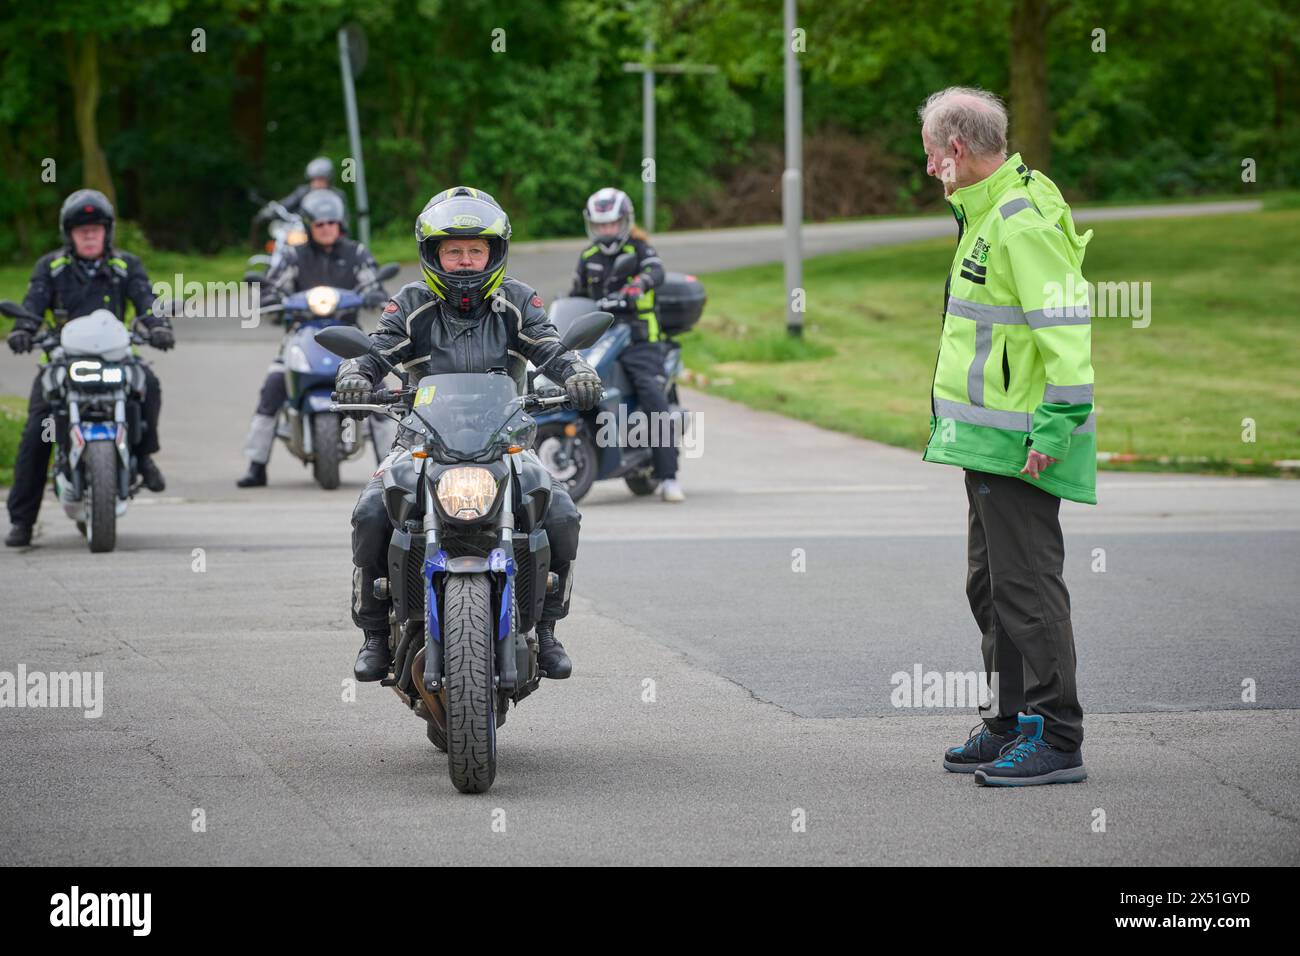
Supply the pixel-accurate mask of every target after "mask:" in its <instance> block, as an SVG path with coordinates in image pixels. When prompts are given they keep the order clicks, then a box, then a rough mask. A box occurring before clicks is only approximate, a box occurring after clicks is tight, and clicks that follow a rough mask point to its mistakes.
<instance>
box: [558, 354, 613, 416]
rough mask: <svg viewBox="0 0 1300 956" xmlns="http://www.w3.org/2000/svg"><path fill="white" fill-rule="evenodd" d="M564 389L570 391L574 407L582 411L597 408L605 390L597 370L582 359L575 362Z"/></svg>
mask: <svg viewBox="0 0 1300 956" xmlns="http://www.w3.org/2000/svg"><path fill="white" fill-rule="evenodd" d="M564 390H565V391H566V392H568V393H569V401H570V402H571V403H572V404H573V407H574V408H576V409H577V410H578V411H580V412H585V411H587V410H588V409H592V408H595V407H596V403H597V402H599V401H600V398H601V395H602V393H603V392H604V389H602V388H601V386H600V376H599V375H597V374H596V370H595V369H593V368H592V367H591V366H590V365H588V364H587V363H586V362H583V361H581V360H579V361H577V362H574V363H573V368H572V370H571V371H570V373H569V377H568V378H566V379H565V380H564Z"/></svg>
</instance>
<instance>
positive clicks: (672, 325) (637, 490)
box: [536, 254, 705, 501]
mask: <svg viewBox="0 0 1300 956" xmlns="http://www.w3.org/2000/svg"><path fill="white" fill-rule="evenodd" d="M635 267H636V259H635V257H633V256H631V255H627V254H624V255H622V256H619V257H618V259H616V260H615V261H614V268H613V270H612V272H613V276H614V279H613V280H611V281H617V282H620V283H621V281H622V279H624V278H626V276H628V275H630V274H631V272H632V271H633V270H634V269H635ZM704 301H705V295H704V286H703V285H702V284H701V283H700V281H699V280H698V279H696V278H695V276H690V275H684V274H682V273H678V272H670V273H668V274H667V276H666V277H665V281H664V283H663V285H661V286H660V287H659V288H657V289H655V313H656V316H657V317H658V320H659V328H660V330H661V331H662V332H663V333H664V335H665V342H666V344H667V346H668V347H667V348H666V349H665V350H664V374H663V383H664V385H663V388H664V394H665V395H666V396H667V399H668V408H669V411H670V413H671V417H672V418H673V419H675V420H676V421H677V422H679V423H680V421H681V419H682V415H683V413H684V409H683V408H682V406H681V402H680V400H679V398H678V395H677V379H678V377H679V376H680V375H681V373H682V350H681V345H680V344H679V343H677V342H675V341H673V339H672V336H674V335H679V334H681V333H682V332H686V331H688V330H689V329H690V328H691V327H693V326H694V325H695V323H696V322H698V321H699V319H700V315H701V314H702V313H703V311H704ZM596 310H599V311H606V312H626V311H628V310H629V303H628V301H627V300H625V299H623V298H621V297H618V296H607V297H605V298H603V299H600V300H598V301H597V300H592V299H588V298H584V297H581V296H569V297H566V298H561V299H556V300H555V301H554V302H552V303H551V308H550V319H551V322H552V324H554V325H555V327H556V328H557V329H558V330H559V332H560V335H561V336H563V335H564V332H565V329H567V328H568V327H569V325H570V324H571V323H572V322H573V321H574V320H575V319H577V318H578V317H580V316H583V315H587V314H589V313H591V312H592V311H596ZM631 344H632V332H631V330H630V329H629V328H628V327H627V325H626V324H624V323H621V322H619V323H615V324H614V325H612V326H610V328H609V330H608V331H606V332H605V334H604V335H602V336H601V337H600V339H599V341H597V342H596V344H595V345H593V346H592V347H591V348H588V349H584V350H583V352H582V357H583V358H584V359H585V360H586V362H587V364H588V365H590V366H591V367H592V368H594V369H595V370H596V372H597V374H599V375H600V380H601V383H602V384H603V385H604V386H605V398H604V400H603V401H601V403H600V404H599V405H597V406H596V407H595V408H593V409H592V410H591V411H589V412H579V411H575V410H574V409H570V408H564V409H554V410H550V411H546V412H543V413H540V414H538V415H537V416H536V417H537V457H538V458H539V459H541V462H542V464H543V465H545V466H546V469H547V471H549V472H550V473H551V474H552V475H554V476H555V477H556V478H558V479H559V480H560V481H562V482H564V483H565V485H567V486H568V489H569V496H570V497H571V498H572V499H573V500H574V501H578V500H579V499H581V498H582V497H583V496H584V495H586V494H587V492H589V491H590V490H591V486H592V485H593V484H595V482H597V481H601V480H605V479H610V478H622V479H623V481H624V482H625V483H626V484H627V487H628V489H629V490H631V492H632V493H633V494H635V495H652V494H654V493H655V491H657V490H658V488H659V481H658V479H656V478H655V477H654V469H653V460H652V450H651V447H650V445H649V443H648V442H644V441H638V440H635V436H633V440H629V431H630V428H629V424H630V425H631V429H635V428H636V427H637V416H636V415H635V413H636V411H637V409H638V407H639V406H638V403H637V400H636V394H635V392H634V391H633V389H632V382H631V380H630V379H629V378H628V374H627V372H626V371H624V369H623V366H622V364H621V363H620V362H619V360H618V359H619V356H620V355H621V354H622V353H623V351H624V350H625V349H626V348H627V347H628V346H629V345H631ZM537 384H538V385H547V384H553V383H550V382H549V381H547V380H546V379H545V378H544V377H543V376H538V378H537ZM652 427H653V426H652ZM674 427H677V428H679V427H680V425H677V426H674Z"/></svg>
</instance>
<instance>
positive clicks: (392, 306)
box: [384, 299, 397, 312]
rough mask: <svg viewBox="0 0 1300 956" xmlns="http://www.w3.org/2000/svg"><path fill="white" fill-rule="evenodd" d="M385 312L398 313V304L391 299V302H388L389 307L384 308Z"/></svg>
mask: <svg viewBox="0 0 1300 956" xmlns="http://www.w3.org/2000/svg"><path fill="white" fill-rule="evenodd" d="M384 311H385V312H396V311H397V303H396V302H394V301H393V300H392V299H389V300H388V305H386V306H384Z"/></svg>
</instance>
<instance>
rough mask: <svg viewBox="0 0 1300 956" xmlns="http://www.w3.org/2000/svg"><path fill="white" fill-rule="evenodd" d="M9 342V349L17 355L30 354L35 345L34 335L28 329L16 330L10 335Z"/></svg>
mask: <svg viewBox="0 0 1300 956" xmlns="http://www.w3.org/2000/svg"><path fill="white" fill-rule="evenodd" d="M7 341H8V342H9V348H11V349H13V352H14V354H15V355H21V354H22V353H24V352H30V351H31V350H32V345H33V344H34V340H33V338H32V333H30V332H28V331H27V330H26V329H14V330H13V331H12V332H10V333H9V338H8V340H7Z"/></svg>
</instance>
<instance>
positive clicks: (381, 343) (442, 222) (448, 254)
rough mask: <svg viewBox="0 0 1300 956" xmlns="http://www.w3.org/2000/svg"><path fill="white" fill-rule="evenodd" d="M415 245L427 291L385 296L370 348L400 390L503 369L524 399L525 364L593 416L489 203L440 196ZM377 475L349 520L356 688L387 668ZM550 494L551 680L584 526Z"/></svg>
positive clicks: (543, 632)
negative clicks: (357, 645) (402, 378)
mask: <svg viewBox="0 0 1300 956" xmlns="http://www.w3.org/2000/svg"><path fill="white" fill-rule="evenodd" d="M415 236H416V242H417V243H418V250H419V258H420V266H421V271H422V272H423V273H424V281H423V282H411V283H408V284H407V285H405V286H403V287H402V289H401V290H399V291H398V293H397V294H396V295H395V296H393V298H392V300H391V301H390V302H389V303H388V305H387V306H386V307H385V308H384V312H383V317H382V319H381V321H380V324H379V328H378V329H376V330H375V331H374V332H372V333H371V336H370V337H371V339H373V341H374V343H375V346H376V348H377V350H378V351H379V352H380V353H381V354H382V355H384V356H385V357H386V358H387V359H388V361H389V362H391V363H392V364H393V365H395V366H398V367H399V368H400V369H401V370H402V372H403V373H404V374H405V375H406V376H407V378H408V380H410V381H411V382H416V381H419V379H420V378H421V377H422V376H425V375H436V374H442V373H455V372H486V371H488V370H489V369H493V368H500V369H510V370H512V371H513V372H514V373H515V378H516V383H517V384H518V385H520V386H521V388H522V385H523V383H522V382H520V381H519V379H520V377H521V375H522V374H523V369H522V362H523V360H527V361H531V362H533V363H534V364H535V365H537V366H538V367H541V366H542V365H544V364H548V363H549V366H550V369H551V370H552V371H553V372H554V373H555V375H556V376H557V377H558V380H559V381H561V382H563V383H564V388H565V390H566V391H567V392H568V394H569V398H570V400H571V401H572V402H573V404H574V405H575V406H576V407H578V408H581V409H584V410H585V409H590V408H592V407H594V406H595V404H596V402H597V401H598V400H599V398H600V395H601V384H600V377H599V376H598V375H597V374H596V372H595V371H594V370H593V369H592V368H591V367H590V366H589V365H587V363H586V362H584V361H583V360H582V359H581V358H579V357H578V355H577V353H575V352H568V351H565V350H564V347H563V345H562V344H561V342H560V337H559V334H558V333H557V332H556V330H555V326H553V325H552V324H551V323H550V321H549V320H548V319H547V317H546V310H545V309H544V308H543V305H542V299H541V296H539V295H538V294H537V293H536V292H535V291H534V290H533V289H532V288H531V287H529V286H527V285H525V284H524V283H522V282H520V281H518V280H517V279H513V278H511V277H509V276H507V275H506V274H505V268H506V258H507V254H508V252H509V247H510V219H509V217H508V216H507V215H506V213H505V211H504V210H502V208H501V206H500V205H499V204H498V203H497V201H496V200H495V199H493V198H492V197H491V196H489V195H488V194H487V193H485V192H483V191H482V190H478V189H472V188H470V187H468V186H456V187H453V188H451V189H447V190H444V191H443V192H440V193H438V194H437V195H436V196H434V197H433V198H432V199H430V200H429V202H428V204H427V205H426V206H425V207H424V210H423V211H422V212H421V213H420V216H419V218H418V219H417V220H416V225H415ZM383 377H384V368H383V366H382V365H381V364H380V363H379V361H377V360H376V359H375V358H374V357H373V356H363V357H361V358H357V359H349V360H347V361H345V362H343V363H342V364H341V365H340V366H339V371H338V377H337V384H336V388H337V391H338V399H339V403H340V404H367V403H368V402H369V400H370V397H371V393H372V392H373V391H374V390H375V388H376V386H377V384H378V383H379V382H380V381H382V379H383ZM399 444H400V439H399ZM382 473H383V466H381V467H380V470H379V472H377V473H376V474H375V476H374V477H372V478H371V479H370V481H369V483H368V484H367V485H366V487H365V489H364V490H363V491H362V492H361V497H360V498H359V499H358V500H357V504H356V508H355V509H354V510H353V513H352V563H353V565H354V566H355V567H354V572H353V578H352V620H353V622H354V623H355V624H356V625H357V626H358V627H359V628H361V629H362V631H363V632H364V634H365V640H364V643H363V644H362V646H361V650H360V652H359V653H358V654H357V660H356V666H355V668H354V672H355V674H356V677H357V679H358V680H361V681H377V680H380V679H382V678H383V677H384V676H385V675H386V674H387V672H388V667H389V664H390V663H391V662H390V656H389V648H388V607H389V602H388V601H387V600H381V599H379V598H376V597H375V596H374V592H373V584H374V580H375V578H377V577H383V576H385V574H386V573H387V572H386V569H385V563H386V560H387V552H388V543H389V537H390V535H391V532H392V523H391V521H390V520H389V517H388V512H387V510H386V509H385V507H384V501H383V478H382ZM551 485H552V497H551V504H550V508H549V510H548V511H547V515H546V520H545V522H544V525H543V526H544V527H545V529H546V533H547V536H548V537H549V539H550V545H551V570H552V571H554V572H555V573H556V575H557V576H558V578H559V582H560V584H559V587H558V588H556V589H555V590H554V591H553V592H548V593H547V595H546V603H545V606H544V608H543V611H542V618H541V620H540V621H539V622H538V624H537V639H538V658H537V660H538V666H539V669H540V670H541V671H542V672H543V673H544V674H545V676H547V677H549V678H551V679H553V680H559V679H563V678H566V677H568V676H569V675H570V673H571V672H572V668H573V664H572V661H570V659H569V657H568V655H567V654H566V653H565V651H564V646H563V645H562V644H561V643H560V642H559V641H558V640H556V639H555V622H556V621H557V620H559V619H560V618H562V617H564V616H565V615H566V614H568V611H569V594H570V591H571V589H572V586H573V568H572V562H573V560H574V559H575V558H576V557H577V554H578V527H579V523H580V521H581V515H580V514H579V513H578V509H577V507H576V506H575V505H574V503H573V500H572V499H571V498H570V497H569V494H568V491H567V490H566V489H565V487H564V485H563V483H561V482H559V481H556V480H554V479H552V482H551Z"/></svg>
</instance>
